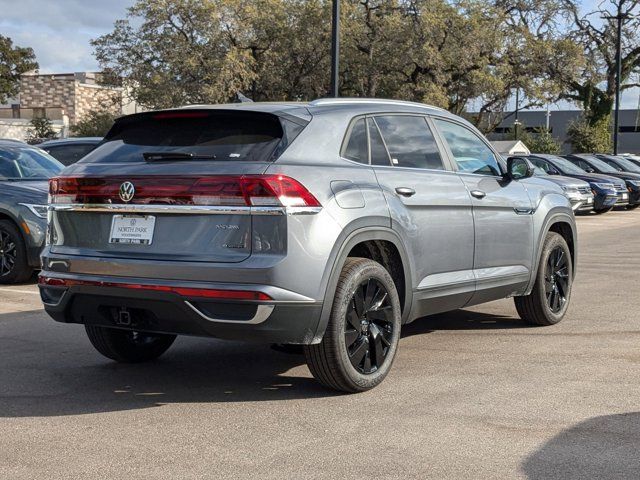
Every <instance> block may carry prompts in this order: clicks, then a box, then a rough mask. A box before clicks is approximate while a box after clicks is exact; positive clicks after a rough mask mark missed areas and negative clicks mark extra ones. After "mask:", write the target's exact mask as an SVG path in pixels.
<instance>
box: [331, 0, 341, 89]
mask: <svg viewBox="0 0 640 480" xmlns="http://www.w3.org/2000/svg"><path fill="white" fill-rule="evenodd" d="M339 76H340V0H333V21H332V24H331V96H332V97H333V98H338V97H339V96H340V85H339Z"/></svg>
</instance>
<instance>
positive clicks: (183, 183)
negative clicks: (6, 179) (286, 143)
mask: <svg viewBox="0 0 640 480" xmlns="http://www.w3.org/2000/svg"><path fill="white" fill-rule="evenodd" d="M125 182H131V183H132V184H133V185H134V188H135V193H134V195H133V198H131V200H130V201H129V202H125V201H124V200H123V199H122V198H121V197H120V187H121V185H122V184H123V183H125ZM49 193H50V203H58V204H60V203H64V204H66V203H71V204H125V203H129V204H134V205H135V204H138V205H140V204H167V205H212V206H216V205H220V206H284V207H320V206H321V205H320V202H318V200H317V199H316V198H315V197H314V196H313V195H312V194H311V192H309V191H308V190H307V189H306V188H305V187H304V185H302V184H301V183H300V182H298V181H297V180H295V179H293V178H290V177H287V176H284V175H244V176H231V175H218V176H210V177H164V176H154V177H128V178H124V177H101V178H93V177H86V178H73V177H58V178H53V179H51V180H50V181H49Z"/></svg>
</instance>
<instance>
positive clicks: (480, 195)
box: [469, 190, 487, 200]
mask: <svg viewBox="0 0 640 480" xmlns="http://www.w3.org/2000/svg"><path fill="white" fill-rule="evenodd" d="M469 193H471V196H472V197H476V198H479V199H480V200H482V199H483V198H484V197H486V196H487V194H486V193H484V192H483V191H482V190H471V192H469Z"/></svg>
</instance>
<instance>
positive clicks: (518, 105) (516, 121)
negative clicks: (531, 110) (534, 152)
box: [513, 88, 520, 140]
mask: <svg viewBox="0 0 640 480" xmlns="http://www.w3.org/2000/svg"><path fill="white" fill-rule="evenodd" d="M519 110H520V89H519V88H516V119H515V121H514V122H513V134H514V139H515V140H518V136H519V135H518V127H519V126H520V120H519V119H518V113H519Z"/></svg>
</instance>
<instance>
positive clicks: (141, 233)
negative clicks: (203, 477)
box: [109, 215, 156, 245]
mask: <svg viewBox="0 0 640 480" xmlns="http://www.w3.org/2000/svg"><path fill="white" fill-rule="evenodd" d="M155 225H156V217H153V216H151V215H145V216H140V215H135V216H134V215H114V216H113V220H112V221H111V234H110V235H109V243H127V244H137V245H151V242H152V241H153V230H154V229H155Z"/></svg>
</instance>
